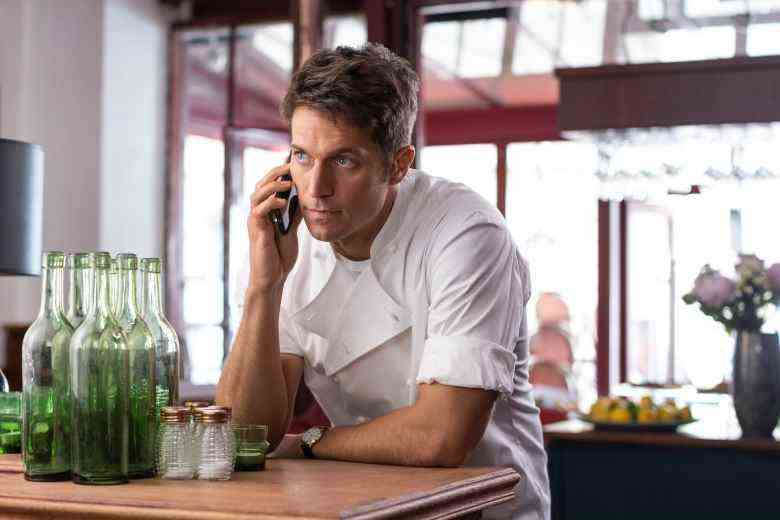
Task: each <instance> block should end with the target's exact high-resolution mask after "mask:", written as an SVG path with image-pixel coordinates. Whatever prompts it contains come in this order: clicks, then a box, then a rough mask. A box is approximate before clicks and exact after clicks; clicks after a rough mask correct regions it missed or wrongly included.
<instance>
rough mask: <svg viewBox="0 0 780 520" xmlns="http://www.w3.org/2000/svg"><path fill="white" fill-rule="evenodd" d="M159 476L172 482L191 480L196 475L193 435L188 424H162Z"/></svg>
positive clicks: (158, 464) (159, 441)
mask: <svg viewBox="0 0 780 520" xmlns="http://www.w3.org/2000/svg"><path fill="white" fill-rule="evenodd" d="M158 439H159V440H158V443H157V445H158V447H157V475H158V476H159V477H160V478H164V479H171V480H189V479H191V478H193V476H194V475H195V466H194V460H193V456H192V455H193V449H192V445H193V435H192V432H191V429H190V426H189V423H188V422H163V423H161V424H160V429H159V434H158Z"/></svg>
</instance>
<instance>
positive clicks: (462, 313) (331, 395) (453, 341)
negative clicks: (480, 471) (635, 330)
mask: <svg viewBox="0 0 780 520" xmlns="http://www.w3.org/2000/svg"><path fill="white" fill-rule="evenodd" d="M298 237H299V244H300V247H299V254H298V260H297V262H296V264H295V266H294V268H293V270H292V272H291V273H290V275H289V276H288V279H287V282H286V283H285V287H284V292H283V296H282V308H281V312H280V319H279V348H280V352H281V353H287V354H293V355H296V356H300V357H302V358H303V359H304V380H305V381H306V384H307V385H308V386H309V388H310V389H311V391H312V393H313V394H314V396H315V397H316V398H317V401H318V402H319V403H320V405H321V406H322V409H323V411H324V412H325V414H326V415H327V416H328V418H329V419H330V420H331V422H332V423H333V425H334V426H341V425H355V424H360V423H362V422H365V421H368V420H370V419H374V418H376V417H380V416H382V415H386V414H387V413H389V412H391V411H392V410H395V409H398V408H401V407H405V406H410V405H412V404H413V403H414V402H415V400H416V398H417V384H418V383H431V382H434V381H435V382H437V383H440V384H445V385H452V386H459V387H466V388H484V389H487V390H495V391H496V392H498V393H499V398H498V399H497V400H496V403H495V405H494V408H493V412H492V416H491V419H490V422H489V424H488V426H487V428H486V430H485V434H484V436H483V437H482V440H481V441H480V442H479V444H478V445H477V446H476V448H475V449H474V451H473V452H472V453H471V454H470V456H469V458H468V460H467V461H466V463H465V465H466V466H512V467H514V468H515V469H516V470H517V471H518V472H519V473H520V474H521V475H522V479H521V480H520V483H519V484H518V486H517V488H516V493H515V500H514V501H512V502H510V503H509V504H505V505H502V506H497V507H494V508H491V509H488V510H486V511H485V512H484V513H483V514H484V517H485V518H513V519H522V520H527V519H534V520H539V519H547V518H549V515H550V512H549V511H550V506H549V504H550V499H549V485H548V480H547V459H546V454H545V451H544V448H543V443H542V431H541V426H540V423H539V411H538V409H537V408H536V407H535V405H534V404H533V401H532V399H531V396H530V387H529V384H528V350H527V345H526V331H525V328H526V327H525V304H526V302H527V301H528V297H529V291H530V289H529V283H528V269H527V267H526V263H525V261H524V260H523V259H522V257H521V256H520V254H519V252H518V251H517V247H516V246H515V244H514V242H513V241H512V238H511V236H510V233H509V231H508V230H507V228H506V225H505V223H504V219H503V217H502V216H501V214H500V213H499V212H498V211H497V210H496V209H495V208H494V207H493V206H491V205H490V204H489V203H488V202H486V201H485V200H484V199H482V198H481V197H480V196H479V195H477V194H476V193H474V192H473V191H471V190H469V189H468V188H466V187H465V186H464V185H462V184H456V183H452V182H449V181H447V180H444V179H440V178H436V177H432V176H429V175H426V174H425V173H423V172H421V171H416V170H410V171H409V173H408V174H407V176H406V177H405V179H404V180H403V181H402V182H401V184H400V185H399V190H398V196H397V198H396V200H395V204H394V206H393V208H392V211H391V213H390V215H389V217H388V219H387V221H386V222H385V224H384V226H383V227H382V229H381V230H380V232H379V234H378V235H377V236H376V238H375V239H374V242H373V244H372V245H371V258H370V261H368V262H367V265H362V266H358V267H357V270H356V268H355V265H354V264H352V265H349V264H348V263H345V262H344V261H342V260H340V259H339V258H337V256H336V254H335V253H334V251H333V249H332V246H331V245H330V244H329V243H327V242H321V241H318V240H316V239H314V238H313V237H312V236H311V234H310V233H309V232H308V229H307V228H306V226H300V228H299V230H298Z"/></svg>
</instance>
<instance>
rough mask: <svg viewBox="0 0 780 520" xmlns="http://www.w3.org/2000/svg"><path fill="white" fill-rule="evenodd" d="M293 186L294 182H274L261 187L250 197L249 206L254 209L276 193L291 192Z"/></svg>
mask: <svg viewBox="0 0 780 520" xmlns="http://www.w3.org/2000/svg"><path fill="white" fill-rule="evenodd" d="M292 185H293V184H292V181H273V182H270V183H268V184H266V185H264V186H261V187H260V188H257V189H256V190H255V191H254V192H253V193H252V194H251V195H250V196H249V205H250V207H253V206H255V205H257V204H258V203H260V202H262V201H264V200H265V199H267V198H268V197H271V196H273V195H275V194H276V193H279V192H281V191H289V190H290V189H292Z"/></svg>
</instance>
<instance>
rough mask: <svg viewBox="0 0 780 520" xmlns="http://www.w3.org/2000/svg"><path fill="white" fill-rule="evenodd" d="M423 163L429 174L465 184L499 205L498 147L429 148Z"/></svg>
mask: <svg viewBox="0 0 780 520" xmlns="http://www.w3.org/2000/svg"><path fill="white" fill-rule="evenodd" d="M420 162H421V165H422V169H423V170H425V173H428V174H430V175H435V176H437V177H444V178H446V179H449V180H451V181H454V182H460V183H463V184H465V185H466V186H468V187H469V188H471V189H472V190H474V191H476V192H477V193H479V194H480V195H482V197H483V198H484V199H485V200H487V201H488V202H489V203H490V204H492V205H494V206H495V205H496V201H497V199H498V191H497V189H498V188H497V185H498V181H497V176H496V165H497V163H498V152H497V150H496V146H495V145H493V144H461V145H450V146H426V147H425V148H424V149H423V151H422V158H421V161H420Z"/></svg>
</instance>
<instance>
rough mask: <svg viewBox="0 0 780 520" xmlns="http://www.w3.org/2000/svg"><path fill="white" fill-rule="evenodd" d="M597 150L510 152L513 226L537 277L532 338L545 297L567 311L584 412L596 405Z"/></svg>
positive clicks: (569, 147) (525, 146)
mask: <svg viewBox="0 0 780 520" xmlns="http://www.w3.org/2000/svg"><path fill="white" fill-rule="evenodd" d="M596 166H597V153H596V149H595V147H594V146H592V145H590V144H583V143H570V142H564V141H560V142H545V143H520V144H511V145H509V147H508V148H507V169H508V171H507V200H506V220H507V225H508V226H509V229H510V231H511V232H512V236H513V237H514V240H515V242H516V243H517V245H518V248H519V249H520V252H521V253H522V255H523V257H524V258H525V259H526V260H527V261H528V264H529V269H530V274H531V290H532V297H531V301H530V304H529V306H528V322H529V334H533V333H535V332H536V331H537V330H538V319H537V317H536V307H537V303H538V302H539V299H540V298H539V297H540V295H541V294H542V293H556V294H557V295H559V297H560V298H561V299H562V300H563V302H564V303H565V304H566V306H567V307H568V314H569V316H570V320H569V328H570V330H571V333H572V337H573V351H574V358H575V364H574V367H573V371H574V379H575V383H574V384H575V388H576V393H577V395H578V399H579V402H580V403H581V405H586V404H589V403H590V402H591V401H592V400H593V399H594V397H595V392H596V382H595V368H594V364H593V363H594V359H595V348H594V343H593V338H594V337H595V331H596V323H595V319H596V305H597V297H598V250H597V248H598V196H599V189H600V186H599V182H598V180H597V178H596V177H595V175H594V174H593V172H595V170H596Z"/></svg>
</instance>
